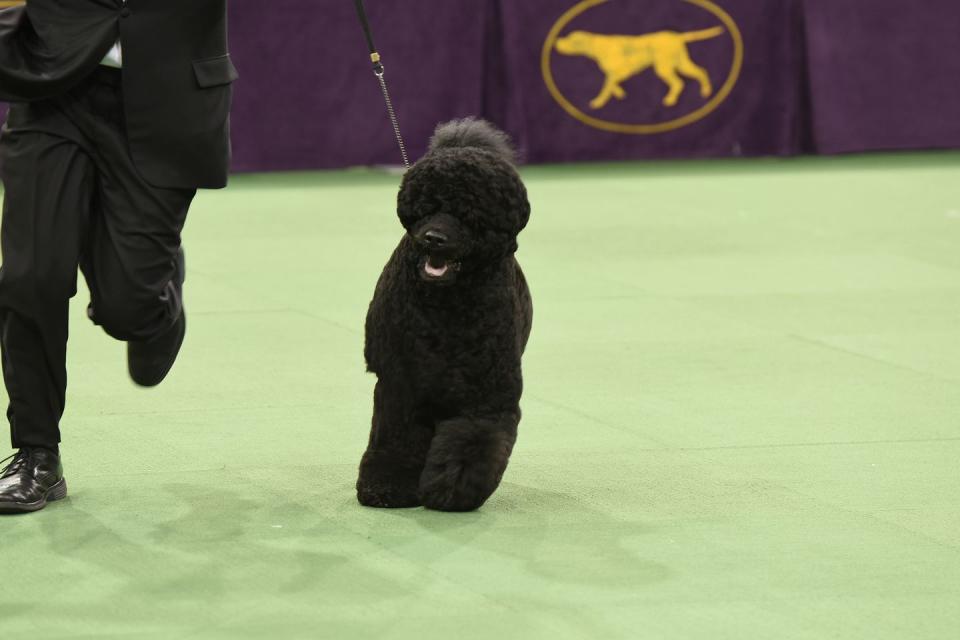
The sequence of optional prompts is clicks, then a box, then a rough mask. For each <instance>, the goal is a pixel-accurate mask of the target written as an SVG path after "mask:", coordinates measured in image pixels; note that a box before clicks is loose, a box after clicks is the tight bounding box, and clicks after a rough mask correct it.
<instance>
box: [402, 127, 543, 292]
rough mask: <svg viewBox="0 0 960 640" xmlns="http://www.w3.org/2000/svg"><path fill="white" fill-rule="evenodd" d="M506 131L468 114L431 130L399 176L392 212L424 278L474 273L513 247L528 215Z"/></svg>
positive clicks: (440, 280)
mask: <svg viewBox="0 0 960 640" xmlns="http://www.w3.org/2000/svg"><path fill="white" fill-rule="evenodd" d="M513 159H514V152H513V149H512V147H511V146H510V142H509V139H508V138H507V136H506V134H504V133H503V132H501V131H499V130H497V129H496V128H494V127H493V126H492V125H491V124H489V123H487V122H485V121H483V120H477V119H473V118H467V119H464V120H455V121H453V122H449V123H447V124H443V125H440V126H439V127H438V128H437V131H436V133H435V134H434V136H433V139H432V140H431V142H430V150H429V151H428V152H427V154H426V155H425V156H424V157H423V158H422V159H421V160H420V161H419V162H417V163H416V165H414V166H413V168H411V169H410V170H409V171H408V172H407V173H406V175H405V176H404V179H403V184H402V186H401V187H400V195H399V198H398V207H397V212H398V214H399V216H400V222H401V223H402V224H403V226H404V228H405V229H406V230H407V234H408V235H409V236H410V239H411V241H412V246H413V247H414V249H415V253H416V256H415V257H416V263H415V264H411V266H412V267H413V268H415V269H417V271H418V274H417V275H418V277H419V278H420V279H421V280H423V281H425V282H428V283H433V284H438V285H442V284H447V285H451V284H454V283H456V282H458V281H462V280H463V279H473V278H477V277H482V276H483V272H484V270H485V269H488V268H490V267H491V266H495V265H498V264H500V262H501V261H502V260H503V259H504V258H506V257H508V256H510V255H512V254H513V253H514V252H515V251H516V250H517V234H518V233H520V231H521V230H522V229H523V228H524V227H525V226H526V224H527V221H528V219H529V218H530V203H529V202H528V200H527V191H526V188H525V187H524V186H523V182H522V181H521V180H520V176H519V175H518V174H517V170H516V168H515V167H514V164H513Z"/></svg>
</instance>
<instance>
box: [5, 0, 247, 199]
mask: <svg viewBox="0 0 960 640" xmlns="http://www.w3.org/2000/svg"><path fill="white" fill-rule="evenodd" d="M117 38H119V39H120V41H121V44H122V46H123V93H124V103H125V111H126V117H127V136H128V138H129V141H130V152H131V154H132V155H133V160H134V162H135V163H136V166H137V168H138V169H139V170H140V172H141V174H143V176H144V178H146V180H147V181H148V182H150V183H152V184H154V185H156V186H158V187H170V188H195V187H199V188H219V187H223V186H225V185H226V182H227V171H228V168H229V163H230V137H229V114H230V101H231V91H232V89H231V83H232V82H233V81H234V80H235V79H236V78H237V71H236V69H235V68H234V66H233V63H232V62H231V60H230V55H229V53H228V49H227V0H128V2H127V3H126V4H124V3H123V2H122V0H27V4H26V6H25V7H15V8H13V9H8V10H6V11H2V12H0V99H2V100H7V101H11V102H19V101H33V100H42V99H46V98H51V97H56V96H60V95H63V94H64V93H66V92H67V91H69V90H70V89H71V88H72V87H74V86H75V85H77V84H78V83H79V82H80V81H82V80H83V79H84V78H85V77H87V76H88V75H89V74H90V73H92V72H93V71H94V70H95V69H96V68H97V65H99V63H100V61H101V60H102V59H103V57H104V55H106V53H107V51H109V49H110V47H112V46H113V43H114V42H115V41H116V40H117Z"/></svg>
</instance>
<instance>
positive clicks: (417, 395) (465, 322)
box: [357, 119, 533, 511]
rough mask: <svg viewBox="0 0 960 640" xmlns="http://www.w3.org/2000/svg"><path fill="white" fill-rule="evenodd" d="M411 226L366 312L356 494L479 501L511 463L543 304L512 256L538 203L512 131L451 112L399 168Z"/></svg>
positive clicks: (449, 503) (455, 504) (430, 503)
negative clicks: (368, 402)
mask: <svg viewBox="0 0 960 640" xmlns="http://www.w3.org/2000/svg"><path fill="white" fill-rule="evenodd" d="M398 205H399V206H398V213H399V216H400V221H401V223H402V224H403V226H404V228H405V229H406V231H407V232H406V235H404V237H403V239H402V240H401V241H400V244H399V246H398V247H397V249H396V250H395V251H394V253H393V256H392V257H391V258H390V261H389V262H388V263H387V266H386V267H385V268H384V270H383V274H382V275H381V276H380V281H379V282H378V283H377V288H376V292H375V293H374V297H373V302H371V304H370V310H369V313H368V315H367V324H366V348H365V353H364V355H365V356H366V360H367V368H368V369H369V370H370V371H372V372H373V373H375V374H376V375H377V378H378V380H377V385H376V389H375V391H374V398H373V403H374V408H373V427H372V430H371V433H370V443H369V446H368V448H367V451H366V453H365V454H364V456H363V460H362V462H361V463H360V478H359V480H358V481H357V497H358V499H359V500H360V502H361V503H362V504H364V505H367V506H371V507H413V506H419V505H423V506H425V507H428V508H431V509H439V510H443V511H470V510H473V509H476V508H478V507H479V506H480V505H482V504H483V503H484V502H485V501H486V500H487V498H489V497H490V495H491V494H493V492H494V490H496V488H497V486H498V485H499V484H500V479H501V478H502V476H503V473H504V471H505V470H506V467H507V462H508V460H509V458H510V453H511V451H512V450H513V444H514V442H515V441H516V436H517V425H518V423H519V422H520V395H521V392H522V389H523V379H522V375H521V371H520V357H521V355H522V354H523V350H524V348H525V347H526V344H527V339H528V337H529V336H530V327H531V323H532V318H533V306H532V303H531V299H530V292H529V289H528V288H527V283H526V280H525V279H524V277H523V272H522V271H521V270H520V265H519V264H518V263H517V261H516V259H515V258H514V253H515V252H516V250H517V234H518V233H519V232H520V231H521V230H522V229H523V228H524V227H525V226H526V224H527V220H528V219H529V217H530V204H529V202H528V200H527V192H526V188H525V187H524V185H523V182H521V180H520V176H519V175H518V174H517V171H516V169H515V167H514V164H513V150H512V149H511V147H510V143H509V141H508V139H507V137H506V135H504V134H503V133H501V132H500V131H498V130H497V129H495V128H493V127H492V126H491V125H490V124H488V123H486V122H484V121H482V120H475V119H466V120H459V121H454V122H450V123H447V124H445V125H441V126H440V127H438V128H437V131H436V133H435V134H434V137H433V139H432V141H431V144H430V150H429V151H428V152H427V154H426V155H425V156H424V157H423V159H421V160H420V161H419V162H417V163H416V165H414V167H413V168H411V169H410V170H409V171H408V172H407V174H406V176H405V177H404V179H403V184H402V185H401V188H400V195H399V198H398Z"/></svg>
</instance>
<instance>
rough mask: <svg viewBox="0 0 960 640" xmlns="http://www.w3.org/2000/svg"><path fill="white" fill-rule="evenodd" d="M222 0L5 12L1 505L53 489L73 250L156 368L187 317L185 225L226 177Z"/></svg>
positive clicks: (0, 72) (73, 1)
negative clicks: (4, 458) (7, 451)
mask: <svg viewBox="0 0 960 640" xmlns="http://www.w3.org/2000/svg"><path fill="white" fill-rule="evenodd" d="M226 2H227V0H27V4H26V5H25V6H20V7H16V8H13V9H8V10H6V11H3V12H0V99H2V100H6V101H10V102H12V103H13V104H12V106H11V109H10V113H9V115H8V118H7V123H6V125H5V126H4V128H3V132H2V136H0V162H2V178H3V184H4V187H5V197H4V203H3V223H2V229H0V238H2V240H0V244H2V260H3V262H2V267H0V345H2V354H3V374H4V382H5V383H6V388H7V392H8V395H9V398H10V405H9V409H8V411H7V417H8V418H9V421H10V427H11V433H12V440H13V447H14V448H15V449H18V450H19V452H18V453H17V454H16V455H15V456H14V457H13V461H12V462H11V463H10V464H9V465H8V466H7V468H6V469H5V470H4V471H3V472H2V473H0V512H23V511H35V510H38V509H41V508H43V507H44V506H45V505H46V504H47V502H48V501H51V500H56V499H60V498H62V497H64V496H65V495H66V483H65V481H64V479H63V468H62V465H61V464H60V454H59V442H60V432H59V421H60V417H61V415H62V414H63V410H64V402H65V392H66V383H67V380H66V366H65V361H66V344H67V316H68V314H67V311H68V304H69V299H70V298H71V297H72V296H73V295H74V294H75V293H76V276H77V267H78V266H79V268H80V270H81V271H82V272H83V275H84V277H85V278H86V281H87V284H88V287H89V289H90V294H91V301H90V305H89V307H88V315H89V316H90V318H91V319H92V320H93V321H94V322H95V323H96V324H98V325H100V326H101V327H103V329H104V330H105V331H106V332H107V333H108V334H110V335H111V336H113V337H114V338H116V339H118V340H123V341H126V342H127V363H128V369H129V373H130V376H131V378H132V379H133V381H134V382H135V383H137V384H139V385H142V386H148V387H149V386H154V385H156V384H159V383H160V382H161V381H162V380H163V379H164V377H165V376H166V375H167V373H168V371H169V370H170V368H171V367H172V366H173V363H174V361H175V360H176V357H177V353H178V352H179V350H180V345H181V344H182V342H183V337H184V333H185V331H186V315H185V314H184V310H183V296H182V288H183V281H184V275H185V274H184V269H185V263H184V254H183V250H182V249H181V246H180V232H181V230H182V228H183V224H184V220H185V218H186V215H187V209H188V208H189V206H190V203H191V201H192V199H193V197H194V195H195V193H196V190H197V189H198V188H214V189H215V188H221V187H224V186H225V185H226V181H227V169H228V164H229V157H230V146H229V131H228V128H229V110H230V100H231V83H232V82H233V80H234V79H235V78H236V77H237V73H236V70H235V69H234V67H233V64H232V63H231V61H230V56H229V54H228V51H227V37H226V31H227V30H226Z"/></svg>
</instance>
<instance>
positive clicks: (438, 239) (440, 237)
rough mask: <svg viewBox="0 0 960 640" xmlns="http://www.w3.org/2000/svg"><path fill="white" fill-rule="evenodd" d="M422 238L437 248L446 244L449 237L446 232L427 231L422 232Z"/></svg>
mask: <svg viewBox="0 0 960 640" xmlns="http://www.w3.org/2000/svg"><path fill="white" fill-rule="evenodd" d="M423 240H424V242H426V243H427V244H428V245H429V246H431V247H434V248H436V249H439V248H440V247H442V246H444V245H445V244H447V242H449V241H450V238H448V237H447V235H446V234H444V233H440V232H439V231H432V230H431V231H427V232H426V233H425V234H423Z"/></svg>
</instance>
